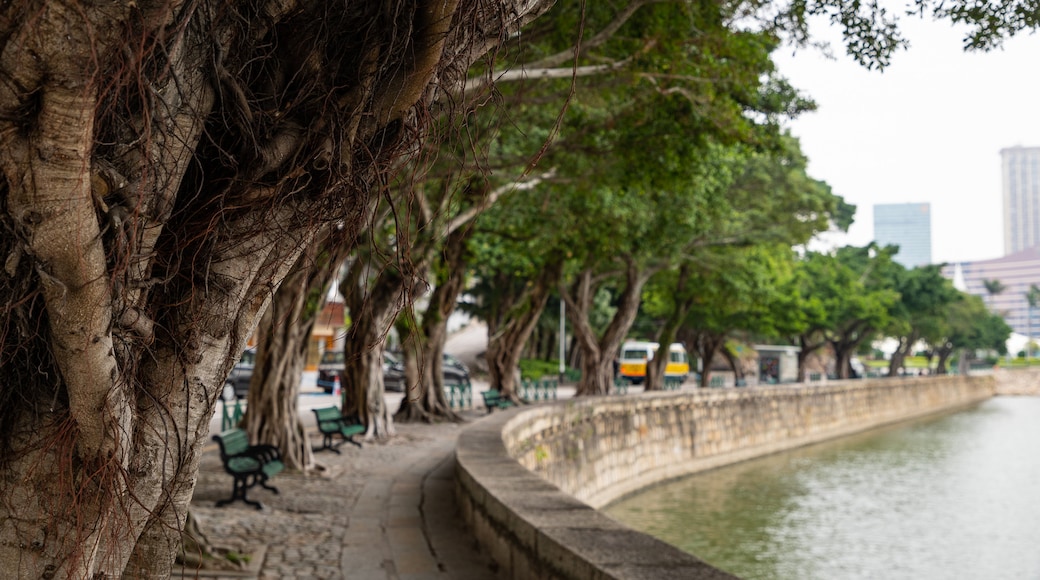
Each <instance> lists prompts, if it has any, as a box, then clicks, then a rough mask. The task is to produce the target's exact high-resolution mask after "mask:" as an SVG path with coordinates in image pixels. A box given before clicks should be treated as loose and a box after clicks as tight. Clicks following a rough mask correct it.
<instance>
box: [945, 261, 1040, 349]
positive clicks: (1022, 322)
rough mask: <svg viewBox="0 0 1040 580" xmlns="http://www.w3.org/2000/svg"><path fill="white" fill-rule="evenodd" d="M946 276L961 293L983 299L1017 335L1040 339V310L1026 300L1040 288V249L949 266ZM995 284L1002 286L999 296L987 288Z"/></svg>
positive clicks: (946, 267)
mask: <svg viewBox="0 0 1040 580" xmlns="http://www.w3.org/2000/svg"><path fill="white" fill-rule="evenodd" d="M943 275H945V276H946V277H947V278H950V279H951V280H953V281H954V283H955V284H956V285H957V286H960V287H961V288H960V289H961V290H963V291H965V292H967V293H969V294H974V295H976V296H980V297H981V298H982V299H983V301H985V303H986V305H987V306H989V309H990V311H991V312H993V313H994V314H1000V315H1001V316H1003V317H1004V320H1005V321H1007V323H1008V325H1009V326H1011V328H1012V329H1014V331H1015V332H1018V333H1021V334H1026V335H1032V336H1040V309H1038V308H1034V309H1030V308H1029V302H1028V301H1027V300H1026V293H1028V292H1029V289H1030V287H1031V286H1032V285H1033V284H1036V285H1038V286H1040V247H1032V248H1029V249H1027V250H1022V251H1021V252H1016V253H1014V254H1011V255H1009V256H1004V257H1003V258H997V259H995V260H983V261H980V262H961V263H958V264H949V265H947V266H945V267H944V268H943ZM991 280H995V281H998V282H1000V285H999V288H998V289H999V291H998V292H993V293H990V292H989V290H988V289H987V288H986V283H987V282H988V281H991ZM1030 315H1031V316H1030Z"/></svg>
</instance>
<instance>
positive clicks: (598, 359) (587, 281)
mask: <svg viewBox="0 0 1040 580" xmlns="http://www.w3.org/2000/svg"><path fill="white" fill-rule="evenodd" d="M623 276H624V278H623V280H624V287H623V288H622V290H621V295H620V297H619V298H618V304H617V311H616V312H615V313H614V317H613V318H612V319H611V321H610V323H609V324H608V325H607V328H606V330H604V331H603V335H602V336H596V333H595V331H594V330H593V329H592V326H591V325H590V324H589V314H590V312H591V308H592V301H593V298H594V295H595V292H596V289H597V284H596V283H595V282H594V277H593V274H592V272H591V271H588V270H586V271H584V272H582V273H581V274H579V275H578V276H577V277H576V279H575V282H574V284H573V285H572V288H571V289H569V290H568V289H567V288H566V287H565V286H564V285H561V286H560V293H561V294H562V296H563V299H564V301H565V302H566V303H567V319H568V320H570V321H571V325H572V327H573V329H574V338H575V342H576V347H577V350H578V351H579V352H580V356H581V363H580V364H581V370H582V375H581V382H579V383H578V387H577V390H576V395H578V396H583V395H607V394H610V392H611V391H612V390H613V387H614V355H615V353H617V351H618V349H619V348H621V341H622V340H624V338H625V334H627V333H628V329H629V328H631V327H632V323H633V322H635V319H636V315H637V314H638V313H639V302H640V299H641V296H642V291H643V285H644V284H646V281H647V280H648V279H649V278H650V272H649V271H648V270H645V269H642V268H641V267H640V266H639V265H637V264H636V262H635V261H634V260H632V259H630V258H626V259H625V271H624V274H623Z"/></svg>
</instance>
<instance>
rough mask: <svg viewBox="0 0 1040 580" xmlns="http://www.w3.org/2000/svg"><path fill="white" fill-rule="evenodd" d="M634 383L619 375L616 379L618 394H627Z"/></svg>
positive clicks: (615, 386) (615, 384) (615, 387)
mask: <svg viewBox="0 0 1040 580" xmlns="http://www.w3.org/2000/svg"><path fill="white" fill-rule="evenodd" d="M631 384H632V383H630V382H628V379H625V378H622V377H617V378H616V379H614V392H615V393H617V394H618V395H627V394H628V387H629V385H631Z"/></svg>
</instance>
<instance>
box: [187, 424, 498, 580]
mask: <svg viewBox="0 0 1040 580" xmlns="http://www.w3.org/2000/svg"><path fill="white" fill-rule="evenodd" d="M468 415H469V417H470V418H471V419H472V418H476V417H478V416H479V415H478V414H477V413H476V412H471V413H469V414H468ZM463 426H464V425H463ZM463 426H460V425H454V424H450V423H445V424H437V425H411V424H408V425H397V426H396V429H397V435H396V436H395V437H392V438H390V439H388V440H386V441H374V442H365V443H364V448H362V449H359V448H357V447H356V446H353V445H350V444H346V445H343V446H341V447H340V451H341V452H342V454H341V455H336V454H334V453H331V452H328V451H323V452H320V453H317V454H316V455H315V457H316V459H317V461H318V462H319V464H321V466H322V467H323V468H324V469H323V470H321V472H320V473H318V474H316V475H302V474H298V473H286V472H283V473H281V474H279V475H277V476H275V477H274V478H273V479H272V481H271V483H272V484H273V485H274V486H276V487H277V488H278V489H279V490H280V492H281V493H280V494H278V495H275V494H273V493H271V492H269V491H267V490H264V489H262V488H259V487H255V488H253V489H250V490H249V498H250V499H254V500H260V501H262V502H263V504H264V509H263V510H256V509H253V508H252V507H251V506H248V505H246V504H243V503H241V502H237V503H234V504H231V505H228V506H225V507H222V508H217V507H215V506H214V503H215V502H216V501H217V500H220V499H224V498H226V497H229V496H230V494H231V477H230V476H228V475H227V474H226V473H225V472H224V471H223V468H222V467H221V464H220V457H219V454H218V452H217V450H216V447H215V446H211V447H210V448H207V450H206V452H205V454H204V456H203V458H202V462H201V467H200V471H199V478H198V483H197V485H196V489H195V496H194V498H193V500H192V511H193V513H194V514H195V516H196V517H197V518H198V520H199V523H200V526H201V528H202V530H203V532H204V533H206V534H207V535H208V537H209V539H210V541H211V542H212V543H214V544H216V545H219V546H222V547H227V548H230V549H232V550H234V551H236V552H239V553H257V550H260V551H261V552H260V553H257V556H258V557H257V560H261V561H260V562H257V561H254V562H253V567H254V568H256V567H257V564H259V566H258V567H259V570H258V572H257V573H256V574H254V576H258V577H259V578H265V579H266V578H270V579H276V578H277V579H284V578H290V579H292V578H296V579H300V580H304V579H306V580H313V579H330V580H333V579H341V578H350V579H352V580H353V579H361V580H368V579H373V580H382V579H388V580H396V579H406V580H413V579H414V580H424V579H428V578H429V579H432V578H439V579H445V578H452V579H455V578H459V579H465V580H469V579H473V580H479V579H484V578H496V575H495V573H494V571H493V568H492V566H491V563H490V561H489V560H488V559H487V558H486V557H484V556H483V555H481V554H480V553H479V552H478V551H477V550H476V549H475V546H474V544H473V540H472V539H471V538H470V537H469V535H468V534H467V533H466V532H465V531H464V527H463V525H462V522H461V519H459V518H458V516H457V510H455V509H454V494H453V491H452V486H451V477H452V473H453V467H454V454H453V451H454V447H455V440H456V439H457V437H458V434H459V432H460V431H461V429H462V427H463ZM312 442H313V443H314V444H315V445H319V444H320V439H319V438H317V437H314V438H312ZM182 577H187V578H194V577H200V578H201V577H206V578H212V577H214V576H213V575H210V574H207V573H205V572H199V571H196V570H188V571H185V572H184V573H183V575H182ZM216 577H218V578H241V577H242V576H241V575H230V574H224V575H218V576H216Z"/></svg>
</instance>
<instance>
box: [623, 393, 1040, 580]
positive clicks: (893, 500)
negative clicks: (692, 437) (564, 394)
mask: <svg viewBox="0 0 1040 580" xmlns="http://www.w3.org/2000/svg"><path fill="white" fill-rule="evenodd" d="M1038 447H1040V398H1012V397H998V398H995V399H992V400H989V401H987V402H985V403H983V404H981V405H979V406H977V407H975V408H973V409H971V410H968V411H965V412H962V413H958V414H955V415H948V416H945V417H942V418H938V419H932V420H926V421H921V422H917V423H914V424H912V425H908V426H900V427H896V428H889V429H884V430H876V431H872V432H870V433H866V434H861V435H857V436H853V437H848V438H844V439H841V440H839V441H833V442H828V443H824V444H820V445H815V446H812V447H807V448H802V449H798V450H795V451H791V452H787V453H783V454H779V455H774V456H770V457H765V458H762V459H757V460H754V461H749V462H745V463H741V464H738V465H735V466H731V467H727V468H722V469H717V470H714V471H710V472H706V473H703V474H699V475H695V476H691V477H689V478H685V479H683V480H680V481H677V482H672V483H669V484H665V485H661V486H658V487H654V488H651V489H649V490H647V491H645V492H643V493H641V494H639V495H636V496H633V497H630V498H627V499H625V500H623V501H621V502H618V503H615V504H613V505H611V506H609V507H608V508H606V509H605V510H604V511H605V512H606V513H607V514H608V515H610V516H612V517H614V518H616V519H618V520H620V521H622V522H625V523H626V524H627V525H629V526H631V527H633V528H635V529H637V530H641V531H643V532H646V533H648V534H651V535H654V536H656V537H658V538H660V539H662V540H664V541H666V542H668V543H670V544H672V545H675V546H678V547H679V548H681V549H683V550H685V551H687V552H690V553H692V554H695V555H697V556H698V557H699V558H701V559H703V560H705V561H707V562H709V563H711V564H712V565H714V566H716V567H718V568H721V569H723V570H726V571H729V572H731V573H733V574H736V575H738V576H740V577H742V578H748V579H755V578H762V579H770V580H772V579H797V580H810V579H826V580H841V579H859V578H864V579H866V578H869V579H872V580H874V579H886V580H895V579H913V580H921V579H930V578H934V579H941V580H949V579H972V580H974V579H985V580H997V579H1040V448H1038Z"/></svg>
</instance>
